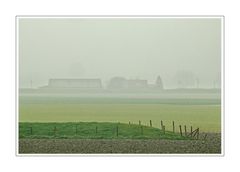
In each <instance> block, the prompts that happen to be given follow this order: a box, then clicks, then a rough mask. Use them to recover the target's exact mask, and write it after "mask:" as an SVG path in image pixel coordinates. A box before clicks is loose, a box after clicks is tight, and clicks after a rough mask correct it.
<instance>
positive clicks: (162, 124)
mask: <svg viewBox="0 0 240 172" xmlns="http://www.w3.org/2000/svg"><path fill="white" fill-rule="evenodd" d="M161 128H162V129H163V122H162V120H161Z"/></svg>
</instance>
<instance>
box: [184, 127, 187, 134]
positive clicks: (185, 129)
mask: <svg viewBox="0 0 240 172" xmlns="http://www.w3.org/2000/svg"><path fill="white" fill-rule="evenodd" d="M184 133H185V136H187V126H186V125H184Z"/></svg>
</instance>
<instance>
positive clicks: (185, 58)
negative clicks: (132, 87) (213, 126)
mask: <svg viewBox="0 0 240 172" xmlns="http://www.w3.org/2000/svg"><path fill="white" fill-rule="evenodd" d="M19 64H20V73H19V76H20V80H19V84H20V87H30V80H32V81H33V87H38V86H43V85H47V83H48V79H50V78H101V79H102V80H103V84H105V83H106V82H107V81H108V80H109V79H110V78H111V77H114V76H123V77H126V78H131V79H135V78H139V79H147V80H148V81H149V83H154V82H155V80H156V78H157V76H158V75H160V76H161V77H162V80H163V83H164V86H165V88H166V87H167V88H174V87H178V77H179V75H181V73H184V72H185V73H188V74H189V73H190V74H191V76H193V77H194V78H198V80H199V86H200V87H213V81H215V80H216V81H217V82H220V76H221V74H220V72H221V19H216V18H215V19H206V18H205V19H199V18H198V19H197V18H195V19H179V18H178V19H173V18H165V19H163V18H162V19H160V18H155V19H153V18H152V19H149V18H148V19H140V18H138V19H136V18H135V19H126V18H125V19H123V18H122V19H119V18H118V19H116V18H115V19H110V18H108V19H107V18H105V19H94V18H91V19H89V18H88V19H83V18H82V19H81V18H75V19H69V18H67V19H66V18H65V19H60V18H58V19H56V18H55V19H53V18H52V19H50V18H49V19H46V18H45V19H40V18H35V19H34V18H31V19H30V18H29V19H28V18H22V19H19Z"/></svg>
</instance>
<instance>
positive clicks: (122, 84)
mask: <svg viewBox="0 0 240 172" xmlns="http://www.w3.org/2000/svg"><path fill="white" fill-rule="evenodd" d="M108 87H109V88H112V89H129V88H147V87H148V82H147V80H140V79H129V80H127V79H125V78H123V77H114V78H112V79H111V80H110V82H109V85H108Z"/></svg>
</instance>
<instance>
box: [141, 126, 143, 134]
mask: <svg viewBox="0 0 240 172" xmlns="http://www.w3.org/2000/svg"><path fill="white" fill-rule="evenodd" d="M141 135H143V126H141Z"/></svg>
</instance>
